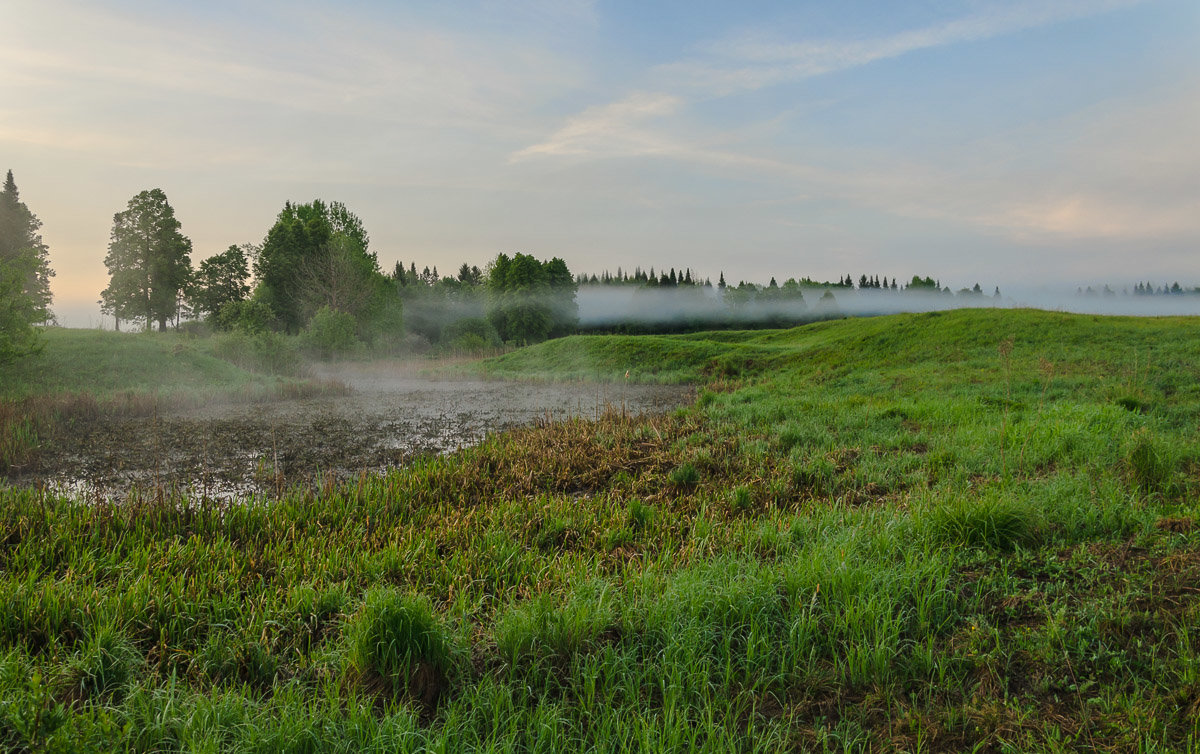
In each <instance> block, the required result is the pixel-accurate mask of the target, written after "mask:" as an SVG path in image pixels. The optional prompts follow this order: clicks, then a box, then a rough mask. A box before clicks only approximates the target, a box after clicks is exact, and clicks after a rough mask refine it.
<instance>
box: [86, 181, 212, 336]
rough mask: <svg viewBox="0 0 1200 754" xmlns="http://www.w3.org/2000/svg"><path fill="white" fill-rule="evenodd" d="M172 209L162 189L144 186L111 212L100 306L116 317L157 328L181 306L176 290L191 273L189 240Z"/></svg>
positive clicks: (184, 283)
mask: <svg viewBox="0 0 1200 754" xmlns="http://www.w3.org/2000/svg"><path fill="white" fill-rule="evenodd" d="M179 228H180V223H179V221H178V220H176V219H175V210H174V209H172V208H171V205H170V203H169V202H168V201H167V195H166V194H165V193H163V191H162V189H151V190H149V191H143V192H141V193H140V194H138V195H137V196H135V197H133V198H132V199H130V200H129V204H128V206H127V207H126V209H125V211H124V212H118V213H117V214H115V215H113V227H112V235H111V238H110V240H109V243H108V255H107V256H105V257H104V264H105V266H106V267H108V272H109V275H110V276H111V278H110V280H109V283H108V287H107V288H105V289H104V291H103V292H102V293H101V294H100V301H101V309H102V310H103V311H105V312H108V313H110V314H112V315H113V316H115V317H116V318H117V326H118V328H119V327H120V321H121V320H122V319H126V320H128V319H133V320H140V321H143V322H144V323H145V326H146V328H147V329H149V327H150V324H151V323H152V322H156V321H157V322H158V329H159V331H160V332H161V331H164V330H166V329H167V321H168V320H169V319H171V318H172V317H174V316H175V314H176V312H177V311H178V310H179V297H180V295H179V294H180V291H181V290H182V289H183V288H184V286H185V285H186V284H187V282H188V279H189V277H190V275H191V269H192V267H191V258H190V255H191V252H192V242H191V241H190V240H188V238H187V237H186V236H184V235H183V234H182V233H180V232H179Z"/></svg>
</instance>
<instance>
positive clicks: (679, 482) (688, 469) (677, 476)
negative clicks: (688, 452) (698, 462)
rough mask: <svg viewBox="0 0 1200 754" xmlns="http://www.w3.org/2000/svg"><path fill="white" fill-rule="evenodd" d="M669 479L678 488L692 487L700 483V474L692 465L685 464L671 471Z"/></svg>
mask: <svg viewBox="0 0 1200 754" xmlns="http://www.w3.org/2000/svg"><path fill="white" fill-rule="evenodd" d="M667 478H668V479H670V480H671V484H674V485H675V486H677V487H692V486H694V485H696V484H697V483H699V482H700V472H699V471H697V470H696V467H695V466H693V465H692V464H691V463H683V464H680V465H679V466H676V467H675V468H673V469H671V473H670V474H669V475H668V477H667Z"/></svg>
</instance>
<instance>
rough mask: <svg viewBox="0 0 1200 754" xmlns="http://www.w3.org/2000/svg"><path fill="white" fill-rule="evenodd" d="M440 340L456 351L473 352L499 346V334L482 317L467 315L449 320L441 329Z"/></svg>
mask: <svg viewBox="0 0 1200 754" xmlns="http://www.w3.org/2000/svg"><path fill="white" fill-rule="evenodd" d="M442 340H443V341H444V342H445V343H446V344H447V345H449V346H450V348H452V349H454V350H456V351H467V352H471V353H475V352H478V351H483V350H486V349H489V348H499V347H500V346H501V341H500V334H499V333H498V332H496V328H495V327H493V326H492V323H491V322H488V321H487V320H486V319H484V318H483V317H468V318H466V319H460V320H457V321H455V322H451V323H450V324H448V325H446V329H445V330H443V331H442Z"/></svg>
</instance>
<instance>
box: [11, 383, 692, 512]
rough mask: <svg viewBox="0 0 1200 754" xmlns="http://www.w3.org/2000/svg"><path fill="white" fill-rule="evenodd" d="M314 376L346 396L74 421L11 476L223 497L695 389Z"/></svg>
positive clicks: (83, 492) (643, 405)
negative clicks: (335, 383)
mask: <svg viewBox="0 0 1200 754" xmlns="http://www.w3.org/2000/svg"><path fill="white" fill-rule="evenodd" d="M321 376H323V377H327V378H335V379H338V380H341V381H343V382H344V383H346V384H347V385H348V386H349V387H350V388H351V393H350V394H349V395H333V396H323V397H315V398H304V399H296V400H280V401H274V402H269V403H258V404H252V405H245V404H242V405H221V404H214V405H208V406H203V407H199V408H191V409H187V410H176V411H168V412H164V413H162V414H160V415H157V416H151V417H142V418H129V417H125V418H122V417H115V418H112V417H106V418H100V419H97V420H95V421H92V422H86V423H80V424H77V425H76V426H74V427H72V428H71V429H70V430H69V431H65V432H60V433H59V435H60V436H57V437H55V438H54V439H53V441H52V442H50V443H47V445H46V447H45V448H44V449H43V451H42V453H41V457H40V465H39V469H38V470H37V472H36V473H34V474H26V475H24V476H22V477H18V478H14V479H10V480H9V481H10V483H13V484H18V485H46V486H48V487H52V488H59V489H63V490H66V491H70V492H71V493H73V494H76V495H80V496H84V497H96V498H114V497H115V498H120V497H124V496H125V495H126V494H127V493H128V490H129V489H131V488H132V487H134V486H137V487H141V488H145V489H158V488H165V489H179V490H189V491H191V492H192V494H195V495H198V496H200V497H209V498H215V499H229V498H235V497H239V496H244V495H248V494H253V493H260V492H277V491H279V490H280V489H282V488H286V487H289V486H291V485H294V484H311V483H314V482H316V481H317V480H320V479H322V478H325V477H328V476H329V475H332V476H334V477H337V478H349V477H353V476H357V475H359V474H361V473H362V472H364V471H366V472H381V471H386V470H387V469H389V468H394V467H397V466H401V465H403V464H404V463H406V462H407V461H409V460H411V459H412V458H414V457H416V456H419V455H424V454H430V453H445V452H448V451H452V450H455V449H457V448H461V447H464V446H467V445H471V444H474V443H478V442H479V441H480V440H482V439H483V438H484V437H486V436H487V435H488V433H491V432H497V431H502V430H504V429H508V428H511V427H514V426H518V425H522V424H527V423H530V422H533V421H539V420H546V419H565V418H568V417H584V418H590V417H595V416H598V415H600V414H601V413H603V412H604V411H605V410H609V409H615V410H617V411H625V412H628V413H630V414H641V413H645V412H659V411H665V410H668V409H670V408H672V407H675V406H678V405H680V404H682V403H684V402H686V401H688V400H689V399H690V398H691V395H692V390H691V388H686V387H680V386H661V385H629V384H593V383H572V384H560V383H548V384H545V383H524V382H504V381H483V380H462V379H460V380H434V379H430V378H426V377H421V376H418V375H416V374H414V373H411V372H404V371H401V370H399V369H397V368H395V367H389V366H387V365H368V366H360V367H354V368H340V369H338V370H337V371H336V372H335V371H333V370H328V371H327V373H325V374H322V375H321Z"/></svg>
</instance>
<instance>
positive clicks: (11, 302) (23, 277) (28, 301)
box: [0, 254, 41, 365]
mask: <svg viewBox="0 0 1200 754" xmlns="http://www.w3.org/2000/svg"><path fill="white" fill-rule="evenodd" d="M33 266H34V260H33V259H32V257H31V256H30V255H28V254H27V255H25V256H23V257H19V258H10V259H7V260H5V259H0V365H4V364H7V363H10V362H12V361H15V360H17V359H20V358H23V357H25V356H28V355H30V354H33V353H36V352H37V351H38V348H39V347H40V339H39V337H38V331H37V330H36V329H35V328H34V323H35V322H37V321H38V320H39V319H40V318H41V314H40V313H39V311H38V307H37V305H36V303H35V301H34V299H33V297H31V296H29V295H28V294H27V293H26V281H27V280H28V278H29V273H30V271H31V270H32V269H33Z"/></svg>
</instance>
